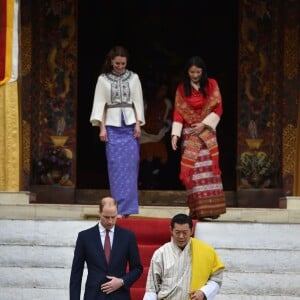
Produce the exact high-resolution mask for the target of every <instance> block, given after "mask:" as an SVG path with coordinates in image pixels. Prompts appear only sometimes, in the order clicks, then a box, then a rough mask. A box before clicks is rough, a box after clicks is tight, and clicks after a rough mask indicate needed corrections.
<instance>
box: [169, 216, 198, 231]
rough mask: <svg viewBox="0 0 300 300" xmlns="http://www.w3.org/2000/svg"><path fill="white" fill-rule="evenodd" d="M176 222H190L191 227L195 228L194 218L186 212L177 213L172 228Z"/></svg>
mask: <svg viewBox="0 0 300 300" xmlns="http://www.w3.org/2000/svg"><path fill="white" fill-rule="evenodd" d="M175 223H176V224H180V225H183V224H189V227H190V228H191V229H193V220H192V218H191V217H189V216H188V215H186V214H177V215H175V216H174V217H173V218H172V220H171V228H172V229H173V228H174V226H175Z"/></svg>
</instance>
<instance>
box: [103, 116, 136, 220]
mask: <svg viewBox="0 0 300 300" xmlns="http://www.w3.org/2000/svg"><path fill="white" fill-rule="evenodd" d="M134 127H135V125H134V124H133V125H129V126H126V125H125V123H124V122H122V127H114V126H106V130H107V136H108V142H107V143H106V158H107V169H108V177H109V186H110V192H111V195H112V197H114V198H115V199H116V200H117V202H118V207H119V209H118V213H119V214H121V215H130V214H137V213H138V212H139V203H138V174H139V161H140V156H139V139H136V138H134V136H133V134H134Z"/></svg>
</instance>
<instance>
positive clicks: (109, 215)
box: [99, 205, 118, 230]
mask: <svg viewBox="0 0 300 300" xmlns="http://www.w3.org/2000/svg"><path fill="white" fill-rule="evenodd" d="M117 214H118V212H117V208H116V206H114V205H112V206H107V205H106V206H104V207H103V211H102V212H99V216H100V223H101V224H102V226H103V227H104V228H105V229H108V230H110V229H112V228H113V226H114V225H115V224H116V221H117Z"/></svg>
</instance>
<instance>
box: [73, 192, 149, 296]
mask: <svg viewBox="0 0 300 300" xmlns="http://www.w3.org/2000/svg"><path fill="white" fill-rule="evenodd" d="M99 216H100V221H99V224H97V225H96V226H93V227H91V228H89V229H87V230H84V231H81V232H79V234H78V237H77V241H76V246H75V251H74V257H73V263H72V269H71V276H70V300H80V290H81V281H82V274H83V270H84V264H85V263H86V265H87V270H88V275H87V280H86V284H85V293H84V300H102V299H109V300H130V286H131V285H132V284H133V283H134V282H135V281H136V280H137V279H138V278H139V277H140V276H141V275H142V272H143V266H142V264H141V260H140V254H139V250H138V245H137V241H136V238H135V235H134V233H133V232H131V231H129V230H127V229H124V228H121V227H119V226H117V225H116V221H117V216H118V206H117V202H116V201H115V199H113V198H111V197H105V198H103V199H102V200H101V203H100V205H99ZM107 231H108V233H107V234H108V235H109V240H110V242H108V243H110V244H111V251H110V256H109V258H106V255H105V251H104V244H105V243H106V242H105V235H106V232H107ZM107 259H108V262H107ZM127 264H128V269H127Z"/></svg>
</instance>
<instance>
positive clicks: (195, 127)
mask: <svg viewBox="0 0 300 300" xmlns="http://www.w3.org/2000/svg"><path fill="white" fill-rule="evenodd" d="M205 126H206V125H205V124H203V123H194V124H192V125H191V127H190V129H189V134H190V135H198V134H200V133H201V132H202V131H203V130H204V129H205Z"/></svg>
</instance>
